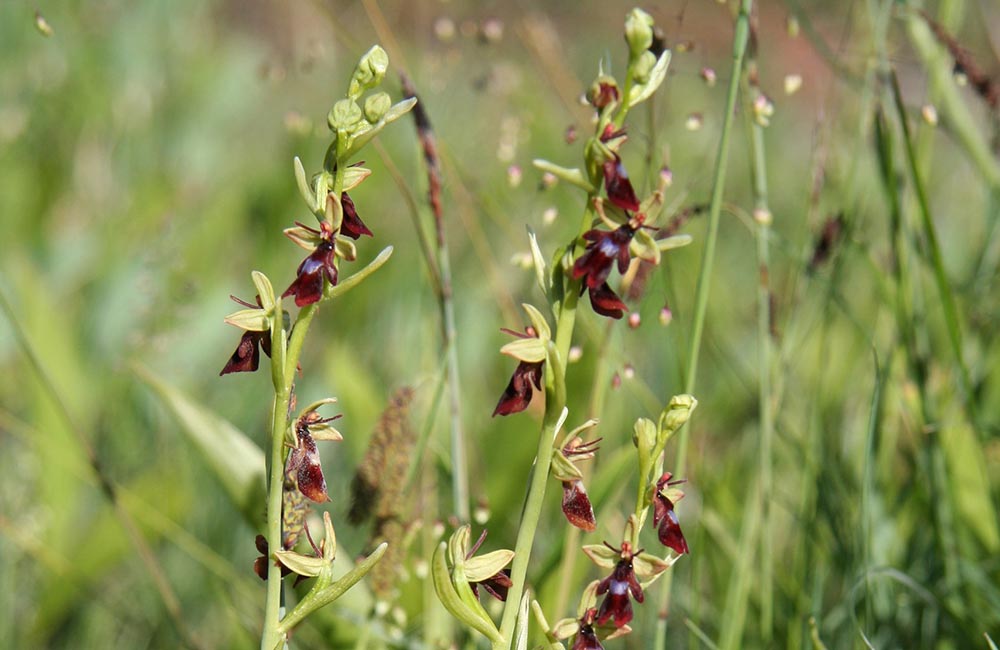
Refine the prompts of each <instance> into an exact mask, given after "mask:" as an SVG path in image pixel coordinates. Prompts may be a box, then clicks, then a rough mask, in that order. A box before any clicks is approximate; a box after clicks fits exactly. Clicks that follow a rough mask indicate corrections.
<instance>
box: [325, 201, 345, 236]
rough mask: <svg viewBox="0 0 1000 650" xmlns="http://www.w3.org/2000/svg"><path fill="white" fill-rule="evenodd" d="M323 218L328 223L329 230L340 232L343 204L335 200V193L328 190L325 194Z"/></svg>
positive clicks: (342, 219)
mask: <svg viewBox="0 0 1000 650" xmlns="http://www.w3.org/2000/svg"><path fill="white" fill-rule="evenodd" d="M323 218H324V219H325V220H326V222H327V223H328V224H330V230H332V231H333V232H340V226H341V225H342V224H343V223H344V204H343V202H342V201H338V200H337V195H336V194H334V193H333V192H328V193H327V195H326V211H325V212H324V213H323Z"/></svg>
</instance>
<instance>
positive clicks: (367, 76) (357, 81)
mask: <svg viewBox="0 0 1000 650" xmlns="http://www.w3.org/2000/svg"><path fill="white" fill-rule="evenodd" d="M388 69H389V55H388V54H386V53H385V50H383V49H382V48H381V47H379V46H378V45H373V46H372V49H370V50H368V51H367V52H365V54H364V55H363V56H362V57H361V60H359V61H358V67H356V68H355V69H354V74H353V75H352V76H351V84H350V86H349V87H348V90H347V95H348V96H349V97H350V98H351V99H357V98H358V97H360V96H361V94H362V93H363V92H364V91H366V90H370V89H371V88H374V87H375V86H377V85H379V84H380V83H382V80H383V79H384V78H385V72H386V70H388Z"/></svg>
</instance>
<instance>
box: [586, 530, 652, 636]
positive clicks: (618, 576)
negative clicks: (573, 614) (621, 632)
mask: <svg viewBox="0 0 1000 650" xmlns="http://www.w3.org/2000/svg"><path fill="white" fill-rule="evenodd" d="M611 548H614V547H611ZM640 553H642V550H641V549H640V550H639V551H636V552H634V553H633V552H632V548H631V545H630V544H629V543H628V542H622V545H621V559H620V560H618V563H617V564H616V565H615V568H614V569H612V570H611V575H609V576H608V577H606V578H604V580H601V582H600V583H599V584H598V585H597V595H598V596H600V595H602V594H607V595H606V596H605V597H604V600H603V601H602V602H601V607H600V609H599V610H598V611H597V617H596V619H595V622H596V623H597V624H598V625H604V624H605V623H607V622H608V621H613V622H614V625H615V627H617V628H620V627H623V626H625V625H627V624H628V622H629V621H631V620H632V601H631V600H630V599H629V595H631V596H632V598H634V599H635V601H636V602H637V603H641V602H642V601H643V600H644V599H645V597H644V596H643V593H642V586H641V585H640V584H639V580H638V579H637V578H636V577H635V570H634V569H633V567H632V558H633V557H635V556H636V555H639V554H640Z"/></svg>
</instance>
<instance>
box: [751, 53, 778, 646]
mask: <svg viewBox="0 0 1000 650" xmlns="http://www.w3.org/2000/svg"><path fill="white" fill-rule="evenodd" d="M755 76H756V61H754V60H752V59H751V60H749V61H748V62H747V74H746V75H745V78H746V80H747V82H746V85H745V87H744V100H745V101H744V107H745V111H744V113H745V115H746V121H747V130H748V133H749V136H750V172H751V176H752V180H753V194H754V212H753V216H754V238H755V239H756V241H757V266H758V283H757V408H758V411H759V412H758V422H759V426H760V444H759V461H760V470H759V471H760V498H761V503H760V511H761V534H760V605H761V607H760V626H761V638H762V641H763V642H764V643H770V642H771V635H772V633H773V628H774V527H773V521H772V519H773V517H772V514H771V506H772V504H773V502H774V481H773V478H772V465H773V459H772V446H773V440H774V413H773V409H772V404H773V398H772V393H771V372H772V369H771V365H772V364H771V358H772V340H771V286H770V264H771V262H770V251H769V245H768V244H769V241H768V240H769V239H770V236H771V219H772V216H771V209H770V206H769V205H768V200H767V157H766V151H765V148H764V127H763V126H762V125H761V124H760V123H759V122H757V121H756V120H755V119H754V117H753V115H754V111H753V106H752V105H751V103H752V101H753V100H752V98H751V96H750V93H749V90H750V83H751V81H750V80H751V77H755Z"/></svg>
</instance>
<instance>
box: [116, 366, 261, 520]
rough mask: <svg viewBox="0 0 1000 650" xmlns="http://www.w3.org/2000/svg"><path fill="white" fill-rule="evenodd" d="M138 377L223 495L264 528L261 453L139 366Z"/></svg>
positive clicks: (220, 420)
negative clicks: (176, 425) (171, 418)
mask: <svg viewBox="0 0 1000 650" xmlns="http://www.w3.org/2000/svg"><path fill="white" fill-rule="evenodd" d="M134 370H135V372H136V374H138V375H139V377H140V378H141V379H142V380H143V381H145V382H146V384H147V385H149V387H150V388H152V389H153V390H154V392H155V393H156V394H157V396H159V398H160V399H161V400H162V402H163V404H164V405H165V406H166V407H167V408H168V409H169V410H170V412H171V413H173V414H174V417H176V418H177V420H178V421H179V422H180V424H181V430H182V431H183V432H184V433H185V434H186V435H187V438H188V440H189V441H191V443H193V444H194V446H195V447H196V448H197V449H198V451H199V452H201V455H202V457H203V458H204V459H205V462H206V464H207V465H208V466H209V468H211V470H212V473H214V474H215V476H216V478H218V479H219V482H220V483H222V487H223V489H225V491H226V494H227V495H228V496H229V498H230V499H231V500H232V501H233V504H234V505H235V506H236V507H237V508H238V509H239V510H240V512H242V513H243V516H244V517H245V518H246V520H247V521H248V522H250V523H251V524H252V525H253V526H255V527H258V528H261V527H263V525H264V510H263V508H261V504H262V503H265V502H266V495H265V493H264V472H265V470H264V452H262V451H261V450H260V448H259V447H257V445H255V444H254V443H253V441H252V440H251V439H250V438H249V437H248V436H247V435H246V434H245V433H243V432H242V431H240V430H239V429H237V428H236V427H235V426H233V425H232V424H231V423H230V422H229V421H227V420H225V419H223V418H221V417H219V416H218V415H216V414H215V413H213V412H211V411H209V410H208V409H206V408H205V407H203V406H201V405H200V404H198V403H197V402H195V401H194V400H192V399H190V398H189V397H187V396H186V395H184V393H182V392H181V391H179V390H178V389H176V388H174V387H173V386H171V385H170V384H168V383H167V382H165V381H163V380H161V379H159V378H157V377H156V376H155V375H154V374H153V373H152V372H151V371H149V370H147V369H146V368H144V367H142V366H138V365H137V366H134Z"/></svg>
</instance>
